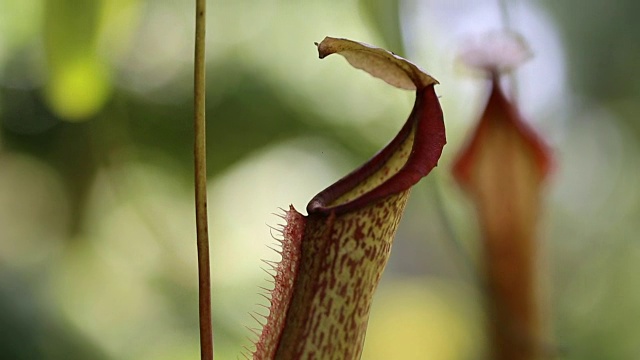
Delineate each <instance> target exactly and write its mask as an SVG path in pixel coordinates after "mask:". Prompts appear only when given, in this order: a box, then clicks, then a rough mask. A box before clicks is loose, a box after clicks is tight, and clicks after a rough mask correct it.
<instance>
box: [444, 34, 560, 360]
mask: <svg viewBox="0 0 640 360" xmlns="http://www.w3.org/2000/svg"><path fill="white" fill-rule="evenodd" d="M529 56H530V53H529V50H528V48H527V46H526V44H525V42H524V40H523V39H521V38H520V37H519V36H517V35H516V34H513V33H507V32H495V33H489V34H486V35H485V36H483V37H482V38H481V40H479V41H478V42H477V43H476V44H470V45H469V46H468V48H466V49H464V51H463V53H462V55H461V58H462V61H463V62H464V63H466V64H467V65H469V66H471V67H474V68H476V69H479V70H480V71H482V72H484V74H485V75H486V76H487V77H488V82H489V84H488V91H489V97H488V100H487V104H486V107H485V109H484V111H483V113H482V115H481V116H480V117H479V120H478V123H477V125H476V128H475V129H474V130H473V131H472V134H471V136H470V139H469V140H468V143H467V145H466V146H465V147H464V148H463V149H462V150H461V151H460V152H459V154H458V157H457V160H456V161H455V163H454V166H453V175H454V177H455V179H456V180H457V181H458V183H459V184H460V186H461V187H462V188H463V190H464V191H465V192H466V193H467V194H468V195H469V197H470V198H471V200H472V201H473V203H474V205H475V208H476V211H477V218H478V222H479V226H480V232H481V242H482V244H481V246H480V249H481V252H482V261H481V268H482V270H481V271H482V272H483V274H482V277H481V278H482V279H483V281H484V284H483V285H484V288H483V290H484V291H485V301H486V306H487V309H486V310H487V317H488V324H487V331H488V341H489V356H490V358H491V359H496V360H517V359H522V360H528V359H539V358H541V357H543V356H544V355H547V356H548V352H549V350H548V349H545V347H546V346H545V344H546V343H547V342H548V340H546V339H545V338H544V336H545V335H544V331H543V323H544V322H545V321H544V320H543V319H542V314H541V309H540V304H539V296H540V294H539V293H538V290H539V289H538V286H539V284H538V282H537V277H538V270H539V269H538V268H537V265H539V261H540V260H539V256H538V255H539V251H538V249H539V244H538V241H537V240H536V230H537V227H538V217H539V212H540V205H541V200H542V199H541V195H542V188H543V185H544V180H545V179H546V177H547V175H548V173H549V170H550V165H551V156H550V153H549V150H548V148H547V145H546V144H545V143H544V141H543V140H542V139H541V138H540V137H539V136H538V135H536V133H535V132H534V131H533V130H532V129H531V128H530V127H529V125H527V123H526V122H525V121H524V120H523V119H522V117H521V116H520V114H519V111H518V109H517V107H516V105H515V104H514V99H511V100H509V99H508V98H507V96H506V95H505V92H504V91H503V90H502V86H501V84H500V79H501V76H502V74H504V73H506V72H509V71H512V70H514V69H515V67H517V66H518V65H519V64H520V63H521V62H523V61H525V60H526V59H527V58H528V57H529Z"/></svg>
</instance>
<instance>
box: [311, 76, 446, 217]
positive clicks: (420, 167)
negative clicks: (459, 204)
mask: <svg viewBox="0 0 640 360" xmlns="http://www.w3.org/2000/svg"><path fill="white" fill-rule="evenodd" d="M414 127H416V130H415V131H416V132H415V138H414V142H413V147H412V149H411V155H409V159H408V160H407V162H406V164H405V165H404V166H403V167H402V168H401V169H400V171H398V173H396V174H395V175H393V176H392V177H390V178H389V179H387V180H386V181H385V182H383V183H382V184H380V185H379V186H378V187H376V188H374V189H373V190H371V191H369V192H367V193H365V194H363V195H362V196H360V197H358V198H356V199H353V200H351V201H349V202H346V203H344V204H340V205H337V206H327V204H330V203H331V202H332V201H334V200H335V199H337V198H339V197H340V196H341V195H343V194H344V193H346V192H348V191H350V190H351V189H353V188H355V187H356V186H357V185H358V184H359V183H360V182H361V181H362V180H364V179H366V178H367V177H369V176H371V175H372V174H373V173H375V172H376V171H377V170H378V169H380V168H381V167H382V166H383V165H384V164H385V162H386V161H387V160H388V159H389V157H391V155H392V154H393V153H394V151H396V150H397V149H398V147H399V146H400V145H401V144H402V143H403V141H404V140H405V139H406V138H407V137H408V136H410V135H411V131H412V130H413V128H414ZM446 142H447V141H446V136H445V128H444V117H443V114H442V108H441V107H440V102H439V101H438V97H437V95H436V93H435V89H434V85H433V84H431V85H429V86H427V87H425V88H423V89H420V90H418V91H416V101H415V103H414V105H413V110H412V111H411V114H410V115H409V118H408V119H407V122H406V123H405V124H404V126H403V127H402V129H400V132H399V133H398V135H396V137H395V138H394V139H393V140H391V142H390V143H389V144H388V145H387V146H385V147H384V148H383V149H382V150H381V151H380V152H378V153H377V154H376V155H374V156H373V158H371V159H370V160H369V161H367V162H366V163H365V164H364V165H362V166H361V167H360V168H358V169H356V170H354V171H353V172H351V173H350V174H348V175H347V176H345V177H343V178H342V179H340V180H338V181H337V182H336V183H334V184H333V185H331V186H329V187H328V188H326V189H324V190H323V191H321V192H320V193H319V194H318V195H316V196H315V197H314V198H313V199H311V201H310V202H309V204H308V205H307V212H308V213H309V215H311V214H312V213H315V214H325V215H326V214H330V213H332V212H333V213H336V214H341V213H345V212H349V211H352V210H354V209H358V208H361V207H364V206H366V205H368V204H371V203H373V202H375V201H377V200H380V199H383V198H385V197H387V196H389V195H393V194H397V193H399V192H402V191H404V190H407V189H409V188H410V187H411V186H413V185H414V184H415V183H417V182H418V181H419V180H420V179H422V178H423V177H425V176H426V175H427V174H429V172H430V171H431V169H433V168H434V167H435V166H436V165H437V164H438V159H440V155H441V154H442V148H443V147H444V145H445V144H446Z"/></svg>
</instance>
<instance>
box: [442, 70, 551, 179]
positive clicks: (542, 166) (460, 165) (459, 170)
mask: <svg viewBox="0 0 640 360" xmlns="http://www.w3.org/2000/svg"><path fill="white" fill-rule="evenodd" d="M497 109H502V111H504V112H505V118H506V119H507V121H509V122H510V123H511V124H512V125H513V126H514V127H515V128H516V129H517V131H518V132H520V134H521V135H522V139H523V141H524V142H525V143H527V144H528V145H529V147H530V149H531V151H532V153H533V156H534V158H535V162H536V164H537V165H538V170H539V171H540V175H541V179H544V178H545V177H546V176H548V175H549V173H550V172H551V170H552V168H553V159H552V156H551V150H550V149H549V147H548V146H547V144H546V143H545V142H544V141H543V140H542V138H541V137H540V136H539V135H538V133H537V132H536V131H535V130H534V129H533V128H532V127H531V126H529V124H527V123H526V122H525V121H524V120H523V118H522V116H521V115H520V113H519V112H518V109H517V108H516V107H515V106H514V105H513V104H512V103H511V102H510V101H509V100H508V99H507V97H506V96H505V94H504V92H503V90H502V87H501V86H500V80H499V79H498V78H497V76H496V75H494V76H493V78H492V81H491V90H490V94H489V98H488V100H487V105H486V107H485V110H484V112H483V113H482V116H481V117H480V121H479V122H478V125H477V127H476V128H475V130H473V131H472V137H471V139H470V140H469V142H468V143H467V145H465V146H464V148H463V150H462V151H461V153H460V155H459V156H458V158H457V159H456V160H455V161H454V165H453V169H452V172H453V175H454V178H455V179H456V180H457V181H458V182H460V183H462V184H466V183H468V182H469V181H470V180H469V177H470V171H471V164H472V163H473V160H474V158H475V156H476V154H478V150H477V149H478V147H479V146H481V144H480V140H481V139H482V136H483V133H484V132H485V131H486V130H487V126H488V122H489V121H490V119H491V116H490V114H492V113H495V112H496V111H500V110H497Z"/></svg>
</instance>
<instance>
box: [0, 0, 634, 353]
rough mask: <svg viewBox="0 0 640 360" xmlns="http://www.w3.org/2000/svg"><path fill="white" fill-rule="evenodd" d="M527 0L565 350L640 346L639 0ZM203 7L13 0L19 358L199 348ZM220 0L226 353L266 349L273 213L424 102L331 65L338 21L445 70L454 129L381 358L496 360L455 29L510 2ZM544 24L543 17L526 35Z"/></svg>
mask: <svg viewBox="0 0 640 360" xmlns="http://www.w3.org/2000/svg"><path fill="white" fill-rule="evenodd" d="M509 4H510V10H511V11H513V14H512V15H513V16H512V23H513V26H514V27H515V28H516V29H517V30H522V31H523V33H524V34H525V36H528V37H529V38H531V41H532V44H533V45H534V51H535V52H536V58H534V60H533V61H532V62H531V64H530V65H525V67H523V69H522V71H523V73H526V72H527V71H530V72H532V73H534V76H532V77H531V76H530V77H526V76H523V77H519V78H518V89H519V90H520V93H521V94H522V97H521V98H520V99H519V100H520V103H521V105H522V106H523V108H524V109H525V111H526V115H527V116H530V117H531V118H532V119H535V122H534V125H535V126H536V127H538V128H539V129H541V131H542V132H543V134H545V137H546V138H547V139H548V140H549V142H550V143H552V145H553V147H554V148H555V151H556V156H557V169H556V175H555V179H554V180H553V181H552V183H551V184H550V186H549V193H548V194H549V199H548V201H547V208H546V213H545V226H544V227H543V228H542V229H540V235H541V236H540V238H541V239H542V240H541V241H542V244H543V246H542V247H543V249H544V250H545V252H546V254H548V257H547V260H546V263H545V264H544V265H543V266H541V269H542V274H543V278H544V280H543V283H544V284H545V285H546V286H545V289H546V294H545V296H544V297H546V298H547V299H548V303H549V309H550V310H549V311H550V315H551V318H552V324H550V328H551V329H552V331H553V333H554V337H555V342H554V344H553V345H554V346H555V345H557V349H558V351H560V353H561V354H562V358H567V359H605V358H606V359H634V358H638V357H640V348H639V347H638V345H637V339H636V336H635V334H637V333H638V332H640V328H639V326H640V325H638V322H637V321H634V319H636V318H638V316H640V306H638V304H640V288H639V287H638V286H637V284H638V275H637V274H638V273H640V272H639V270H640V269H639V266H640V265H638V264H640V261H639V260H640V245H638V242H637V240H638V239H637V236H636V235H635V234H637V233H638V232H639V230H640V229H639V227H640V224H639V223H638V221H637V219H638V217H639V216H640V191H639V190H638V186H637V179H638V178H639V177H640V173H639V172H640V161H639V159H640V157H639V156H638V155H639V154H640V148H639V147H638V145H637V144H638V137H640V131H639V129H640V128H639V126H638V122H637V121H636V118H637V114H638V113H640V109H638V107H639V106H640V101H639V100H640V99H639V98H640V87H639V86H638V84H640V82H638V81H637V80H636V78H637V76H635V75H636V74H635V73H636V72H637V71H638V67H637V66H636V65H635V61H636V60H635V59H638V58H640V54H639V52H640V47H638V44H637V41H636V37H637V36H636V34H638V33H640V23H638V22H637V21H634V14H636V13H637V11H634V10H638V9H637V8H638V5H637V4H636V2H634V1H630V0H629V1H618V2H616V3H615V4H612V3H611V4H610V3H606V4H605V3H602V2H598V1H575V0H571V1H562V2H554V1H546V2H543V3H538V2H532V1H531V2H530V1H521V2H513V3H509ZM192 7H193V4H191V2H189V1H171V0H154V1H144V0H118V1H113V0H110V1H107V0H102V1H99V0H92V1H79V0H34V1H20V0H2V1H1V2H0V126H1V127H0V274H2V275H1V277H0V334H2V335H3V336H0V352H1V353H2V354H3V356H2V357H3V358H4V357H7V358H11V359H75V358H77V359H87V358H91V359H182V358H185V359H186V358H189V359H193V358H197V356H198V355H197V354H198V336H197V297H196V291H197V289H196V271H195V269H196V268H195V259H196V257H195V236H194V230H193V228H194V224H193V205H192V190H191V188H192V170H191V167H192V150H191V142H192V134H191V132H192V127H191V111H192V110H191V109H192V104H191V81H192V80H191V61H192V60H191V59H192V44H193V40H192V31H193V19H192V10H193V8H192ZM209 9H210V10H209V11H210V18H209V34H208V36H209V43H208V54H209V58H208V75H209V81H208V84H209V89H208V91H209V92H208V94H209V95H208V99H207V100H208V108H207V114H208V116H209V123H208V157H209V176H210V189H211V194H210V209H211V227H212V242H213V244H212V257H213V261H212V264H213V281H214V283H213V291H214V294H213V298H214V326H215V331H216V346H217V347H216V352H217V356H218V358H220V359H232V358H236V356H237V355H238V354H239V353H240V351H241V349H242V345H248V344H249V342H248V341H247V340H246V339H245V337H246V336H249V335H250V332H249V331H248V330H246V329H245V328H244V327H243V326H244V325H247V326H248V327H255V326H257V325H254V324H253V323H252V320H251V319H250V317H249V316H248V315H246V314H247V313H248V312H250V311H255V310H258V311H260V310H259V308H258V307H257V306H255V305H254V304H255V303H262V304H264V300H262V299H261V298H260V297H259V296H257V293H258V292H259V290H258V288H257V286H258V285H264V284H265V283H264V281H263V280H262V279H263V278H264V274H263V273H262V272H261V271H260V259H261V258H269V259H277V257H276V256H275V254H273V253H272V252H270V251H269V250H268V249H266V247H265V246H264V245H265V244H268V243H269V241H270V238H269V233H268V228H267V227H266V226H265V222H266V223H269V224H275V223H277V221H278V220H277V218H275V217H272V216H271V215H269V214H270V213H271V212H273V211H277V208H278V207H286V206H287V205H288V204H289V203H293V204H294V205H295V206H296V207H297V208H298V209H299V210H303V209H304V206H305V205H306V201H308V199H310V198H311V196H313V195H314V194H315V193H316V192H318V191H319V190H321V189H322V188H323V187H325V186H327V185H328V184H330V183H332V182H333V181H335V179H337V178H338V177H340V176H341V175H342V174H344V173H345V172H346V171H348V170H349V169H351V168H353V167H354V166H356V165H357V164H358V163H360V162H362V161H363V160H364V159H365V158H367V157H368V156H370V155H371V154H372V153H374V152H375V151H376V149H378V148H379V147H380V146H381V145H383V144H384V143H385V142H386V141H387V140H388V139H390V138H391V136H392V135H393V134H394V133H395V131H396V129H397V128H398V126H399V125H400V124H401V123H402V122H403V121H404V118H405V117H406V115H407V112H408V110H409V109H410V107H411V102H412V94H405V93H403V92H401V91H397V90H395V89H389V87H387V86H385V85H384V84H381V83H380V82H377V81H375V80H373V79H371V78H369V77H367V76H365V75H363V74H362V73H359V72H355V71H353V70H351V69H349V68H348V66H346V65H345V64H344V63H343V62H341V61H339V60H335V59H328V60H326V62H324V61H323V62H319V61H318V60H317V54H316V52H315V49H314V47H313V42H314V41H320V40H321V39H322V38H323V37H324V36H325V35H330V36H341V37H348V38H352V39H357V40H360V41H364V42H369V43H375V44H377V45H381V46H385V47H387V48H388V49H390V50H392V51H394V52H396V53H399V54H401V55H404V56H406V57H408V58H410V59H412V60H413V61H415V62H416V63H418V64H420V65H421V66H422V67H423V68H425V69H426V70H427V71H429V72H430V73H431V74H433V75H434V76H435V77H436V78H437V79H438V80H439V81H440V82H441V83H442V85H441V86H439V87H438V88H437V90H438V92H439V94H440V95H441V96H442V103H443V107H444V111H445V117H446V121H447V127H448V136H449V145H447V147H445V154H444V156H443V159H442V161H441V164H440V167H439V168H437V169H436V170H435V171H434V173H433V174H432V176H430V178H429V179H427V180H426V181H424V182H423V183H422V184H421V185H419V186H418V187H417V188H416V189H415V190H414V195H415V196H414V197H413V198H412V199H411V202H410V204H409V207H408V210H407V213H406V215H405V219H404V220H403V223H402V225H401V229H400V232H399V234H398V237H397V239H396V242H395V245H394V251H393V254H392V257H391V261H390V263H389V266H388V269H387V272H386V273H385V276H384V279H383V282H382V284H381V286H380V292H381V293H380V296H379V297H378V298H377V299H376V302H374V309H373V312H372V318H371V328H370V335H371V337H370V338H368V340H367V341H368V342H367V344H366V345H365V355H364V357H365V358H367V359H378V358H380V354H381V351H383V350H381V349H384V351H389V352H390V353H385V354H387V355H385V356H386V358H388V357H389V356H393V355H392V354H396V355H397V357H398V358H433V359H476V358H478V357H479V356H480V355H478V354H481V353H482V336H481V335H479V334H481V333H480V329H481V321H482V311H481V306H480V304H479V299H480V297H479V288H478V286H477V282H476V280H475V276H476V274H474V272H473V271H472V270H471V271H470V270H469V268H468V267H466V266H465V265H467V264H468V263H470V262H472V261H473V257H474V256H475V255H476V251H475V249H476V247H477V244H475V243H474V241H475V240H476V237H475V235H474V229H475V228H474V227H475V223H474V221H473V218H472V214H473V212H472V211H471V210H470V206H469V204H468V203H467V202H466V201H465V200H464V199H463V198H462V196H461V195H460V194H459V192H458V190H457V189H456V187H455V186H454V185H452V182H451V180H450V177H449V175H448V171H449V162H450V159H451V158H452V156H453V154H454V153H455V151H456V150H457V149H458V148H459V147H460V146H461V142H462V140H463V139H464V135H465V133H466V132H467V131H468V129H469V125H470V122H471V121H473V120H475V116H477V114H476V113H477V111H478V109H479V107H480V106H481V103H482V101H483V96H484V95H483V94H482V90H483V86H484V85H483V82H482V79H477V78H473V77H469V76H468V74H460V72H459V71H458V70H456V67H455V66H454V65H455V51H456V48H457V47H458V46H459V43H460V42H459V41H458V42H456V41H450V40H451V39H453V38H454V37H455V36H458V35H462V34H461V33H462V32H464V31H467V32H469V28H468V27H465V26H466V25H468V24H470V23H473V24H480V23H482V24H484V25H486V26H487V27H489V28H491V27H493V28H499V27H500V24H499V22H498V21H495V22H491V20H490V19H491V17H489V18H487V17H486V16H485V15H486V14H493V15H495V19H499V11H498V9H497V7H496V5H495V3H494V2H489V1H481V2H471V1H462V2H456V3H455V4H448V3H447V4H445V2H427V3H422V2H419V1H413V0H405V1H376V0H361V1H356V0H351V1H337V0H336V1H326V2H316V1H301V2H289V1H284V0H269V1H264V2H252V1H238V0H236V1H231V0H223V1H212V2H210V3H209ZM493 15H492V16H493ZM471 19H475V20H473V21H471ZM487 19H489V20H487ZM518 19H521V20H522V21H518ZM531 19H533V20H531ZM463 20H464V21H463ZM534 20H535V21H534ZM536 21H537V23H543V24H544V25H545V27H544V28H543V30H544V31H542V30H540V28H535V29H537V30H535V31H534V30H530V31H534V32H533V35H531V34H532V33H531V32H529V33H527V26H529V25H530V24H532V23H533V24H537V23H536ZM461 24H462V25H465V24H466V25H465V26H462V25H461ZM520 27H521V28H520ZM425 29H427V30H429V31H425ZM471 31H474V30H473V29H472V30H471ZM538 35H540V38H539V39H538V37H537V36H538ZM545 36H546V37H545ZM555 43H558V44H560V48H559V50H558V49H556V48H553V46H552V45H553V44H555ZM554 51H555V52H554ZM553 54H559V55H558V56H555V57H553V56H551V55H553ZM552 69H560V70H557V71H556V70H553V71H552ZM553 77H556V78H553ZM549 84H553V86H552V88H549V87H545V86H550V85H549ZM556 84H559V85H556ZM537 89H538V90H537ZM536 91H537V92H536ZM549 92H551V93H553V94H555V95H557V96H558V97H559V98H553V99H549V97H545V94H547V93H549ZM541 94H542V95H541ZM457 245H462V248H463V250H464V251H460V248H459V247H456V246H457ZM394 309H395V310H394ZM394 311H396V312H394ZM410 314H415V318H417V319H421V320H419V321H417V322H416V321H413V320H415V319H412V317H411V316H410ZM402 319H404V320H402ZM386 329H393V334H390V335H389V336H385V330H386ZM403 332H404V336H403ZM420 338H424V339H425V341H424V342H419V340H418V339H420ZM434 339H439V340H437V341H436V340H434ZM418 342H419V343H418ZM376 349H378V350H376Z"/></svg>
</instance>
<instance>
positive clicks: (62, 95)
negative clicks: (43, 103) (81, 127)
mask: <svg viewBox="0 0 640 360" xmlns="http://www.w3.org/2000/svg"><path fill="white" fill-rule="evenodd" d="M102 5H103V3H102V1H99V0H95V1H83V0H49V1H47V3H46V6H45V17H44V18H45V22H44V28H43V37H44V45H45V51H46V58H47V70H48V79H47V85H46V88H45V95H46V98H47V101H48V103H49V105H50V106H51V108H52V109H53V111H54V112H55V113H56V114H57V115H58V116H59V117H61V118H63V119H65V120H70V121H80V120H86V119H87V118H89V117H91V116H93V115H95V114H96V113H97V112H98V111H99V110H100V109H101V108H102V106H103V105H104V103H105V102H106V100H107V98H108V95H109V92H110V90H111V85H110V81H109V74H108V69H107V65H106V64H105V63H104V62H103V61H102V60H101V58H100V56H99V55H98V51H97V38H98V30H99V27H100V21H99V20H100V18H101V16H100V13H101V11H102Z"/></svg>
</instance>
